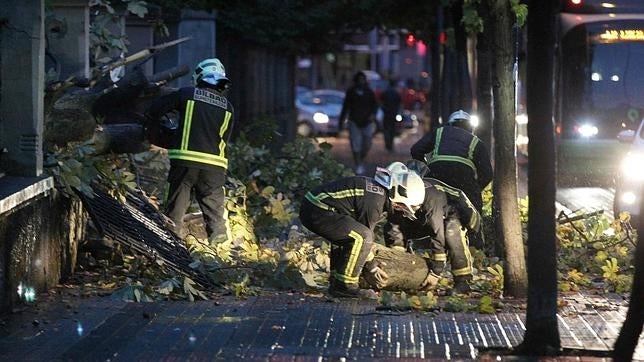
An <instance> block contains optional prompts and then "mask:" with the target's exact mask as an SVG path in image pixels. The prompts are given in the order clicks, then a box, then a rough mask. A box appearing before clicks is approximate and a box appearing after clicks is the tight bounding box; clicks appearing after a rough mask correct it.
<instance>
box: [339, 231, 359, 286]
mask: <svg viewBox="0 0 644 362" xmlns="http://www.w3.org/2000/svg"><path fill="white" fill-rule="evenodd" d="M349 237H350V238H352V239H353V247H352V248H351V254H350V256H349V261H348V262H347V267H346V268H345V269H344V273H343V274H344V277H345V278H351V277H352V275H353V270H354V269H355V268H356V263H357V262H358V256H360V250H362V244H363V242H364V239H363V238H362V235H360V234H359V233H358V232H357V231H354V230H351V232H350V233H349ZM356 279H357V277H356Z"/></svg>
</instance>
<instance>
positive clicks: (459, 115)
mask: <svg viewBox="0 0 644 362" xmlns="http://www.w3.org/2000/svg"><path fill="white" fill-rule="evenodd" d="M470 120H471V117H470V114H469V113H467V112H465V111H463V110H462V109H459V110H458V111H456V112H454V113H452V114H450V115H449V119H448V120H447V124H454V123H456V122H461V121H466V122H468V123H469V122H470Z"/></svg>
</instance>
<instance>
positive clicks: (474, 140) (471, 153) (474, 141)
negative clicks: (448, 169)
mask: <svg viewBox="0 0 644 362" xmlns="http://www.w3.org/2000/svg"><path fill="white" fill-rule="evenodd" d="M478 143H479V138H478V137H474V138H472V142H470V150H469V151H468V152H467V158H469V159H470V160H472V159H474V150H475V149H476V145H477V144H478Z"/></svg>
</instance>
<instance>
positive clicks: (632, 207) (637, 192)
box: [613, 119, 644, 226]
mask: <svg viewBox="0 0 644 362" xmlns="http://www.w3.org/2000/svg"><path fill="white" fill-rule="evenodd" d="M617 139H618V140H619V141H620V142H623V143H630V146H629V150H628V152H627V153H626V155H625V156H624V158H623V160H622V164H621V167H620V169H619V172H618V174H617V177H616V178H615V181H616V182H615V199H614V201H613V211H614V213H615V217H616V218H617V217H618V215H619V213H621V212H623V211H626V212H628V213H630V214H631V224H632V225H633V226H637V221H638V220H639V215H640V212H641V211H642V210H640V205H641V200H642V197H643V196H644V119H642V122H641V123H640V125H639V127H638V128H637V130H635V131H633V130H624V131H621V132H620V133H619V134H618V135H617Z"/></svg>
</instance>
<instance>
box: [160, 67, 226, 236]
mask: <svg viewBox="0 0 644 362" xmlns="http://www.w3.org/2000/svg"><path fill="white" fill-rule="evenodd" d="M193 80H194V84H195V85H194V86H193V87H184V88H181V89H179V90H177V91H175V92H173V93H171V94H168V95H165V96H163V97H160V98H159V99H157V100H155V101H154V102H153V103H152V105H151V106H150V107H149V109H148V111H147V116H148V119H152V120H159V119H160V118H161V117H162V116H163V115H165V114H166V113H168V112H170V111H173V110H178V111H179V112H180V115H181V116H180V118H179V126H178V129H177V132H176V134H175V136H174V137H173V138H172V140H171V145H170V146H169V147H168V158H170V172H169V174H168V184H169V188H168V197H167V203H166V215H167V216H168V217H169V218H170V219H171V220H172V222H173V223H174V231H175V232H176V233H177V234H179V235H182V225H183V217H184V215H185V213H186V210H187V209H188V206H189V204H190V201H191V193H192V192H193V191H194V193H195V196H196V199H197V202H198V204H199V207H200V208H201V211H202V212H203V218H204V221H205V224H206V232H207V233H208V238H209V241H210V243H217V242H222V241H225V240H228V239H229V238H230V237H231V235H230V230H229V227H228V223H227V213H226V208H225V204H224V183H225V181H226V170H227V169H228V153H227V147H228V139H229V137H230V133H231V130H232V126H233V119H234V111H233V106H232V104H231V103H230V102H229V101H228V99H227V98H226V96H225V93H226V91H227V90H228V88H229V87H230V84H231V82H230V80H229V79H228V78H227V77H226V70H225V69H224V66H223V64H221V61H219V59H217V58H212V59H206V60H204V61H202V62H200V63H199V64H198V65H197V66H196V68H195V70H194V73H193Z"/></svg>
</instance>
